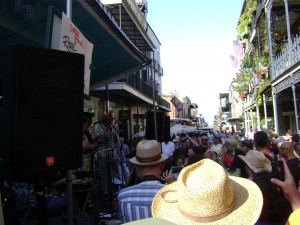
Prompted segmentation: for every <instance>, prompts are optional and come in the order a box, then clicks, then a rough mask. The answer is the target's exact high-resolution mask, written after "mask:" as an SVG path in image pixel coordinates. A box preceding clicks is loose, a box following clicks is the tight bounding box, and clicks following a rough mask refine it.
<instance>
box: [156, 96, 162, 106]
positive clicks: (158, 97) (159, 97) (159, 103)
mask: <svg viewBox="0 0 300 225" xmlns="http://www.w3.org/2000/svg"><path fill="white" fill-rule="evenodd" d="M155 100H156V102H157V104H158V105H162V104H163V99H162V97H161V96H160V95H157V96H156V98H155Z"/></svg>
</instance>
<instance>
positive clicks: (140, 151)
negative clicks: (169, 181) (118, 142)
mask: <svg viewBox="0 0 300 225" xmlns="http://www.w3.org/2000/svg"><path fill="white" fill-rule="evenodd" d="M167 158H168V157H167V156H166V155H164V154H161V149H160V145H159V144H158V142H157V141H156V140H142V141H140V142H139V143H138V144H137V147H136V156H134V157H133V158H131V159H130V160H129V161H130V162H131V163H133V164H134V165H135V168H136V170H137V175H138V177H140V178H142V177H143V176H145V175H156V176H158V177H159V176H160V172H161V170H162V169H163V167H164V162H165V161H166V160H167Z"/></svg>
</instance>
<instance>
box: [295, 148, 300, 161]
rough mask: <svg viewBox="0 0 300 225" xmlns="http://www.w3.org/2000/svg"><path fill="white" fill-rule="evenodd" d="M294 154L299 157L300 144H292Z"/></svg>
mask: <svg viewBox="0 0 300 225" xmlns="http://www.w3.org/2000/svg"><path fill="white" fill-rule="evenodd" d="M294 154H295V156H296V157H297V158H298V159H299V158H300V144H295V145H294Z"/></svg>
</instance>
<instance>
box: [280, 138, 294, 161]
mask: <svg viewBox="0 0 300 225" xmlns="http://www.w3.org/2000/svg"><path fill="white" fill-rule="evenodd" d="M280 154H281V155H282V156H283V157H285V158H287V159H289V158H290V157H292V156H295V155H294V146H293V143H291V142H283V143H282V145H281V147H280Z"/></svg>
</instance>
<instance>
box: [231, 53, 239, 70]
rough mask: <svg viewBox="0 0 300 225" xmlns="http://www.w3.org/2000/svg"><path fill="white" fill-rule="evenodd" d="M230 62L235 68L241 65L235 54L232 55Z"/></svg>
mask: <svg viewBox="0 0 300 225" xmlns="http://www.w3.org/2000/svg"><path fill="white" fill-rule="evenodd" d="M230 62H231V66H232V67H233V68H237V67H238V65H239V62H238V61H237V59H236V58H235V57H234V56H233V55H230Z"/></svg>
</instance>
